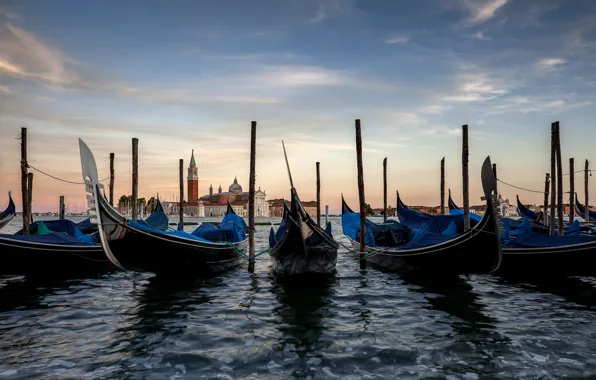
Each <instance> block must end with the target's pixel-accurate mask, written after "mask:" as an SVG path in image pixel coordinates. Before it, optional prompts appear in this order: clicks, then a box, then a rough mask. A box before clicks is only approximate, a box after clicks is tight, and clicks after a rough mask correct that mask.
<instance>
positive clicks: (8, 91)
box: [0, 84, 12, 94]
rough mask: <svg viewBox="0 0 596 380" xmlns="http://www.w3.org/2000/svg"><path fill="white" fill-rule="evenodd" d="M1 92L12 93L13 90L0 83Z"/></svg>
mask: <svg viewBox="0 0 596 380" xmlns="http://www.w3.org/2000/svg"><path fill="white" fill-rule="evenodd" d="M0 92H1V93H3V94H10V93H11V92H12V91H10V88H8V86H4V85H1V84H0Z"/></svg>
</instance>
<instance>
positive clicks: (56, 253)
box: [0, 237, 116, 277]
mask: <svg viewBox="0 0 596 380" xmlns="http://www.w3.org/2000/svg"><path fill="white" fill-rule="evenodd" d="M115 269H116V267H115V266H114V265H113V264H112V263H111V262H110V261H109V260H108V258H107V257H106V255H105V254H104V251H103V249H102V247H101V246H66V245H58V244H40V243H34V242H27V241H22V240H12V239H10V238H1V237H0V274H10V275H25V276H38V277H54V276H71V275H82V274H88V273H101V272H107V271H111V270H115Z"/></svg>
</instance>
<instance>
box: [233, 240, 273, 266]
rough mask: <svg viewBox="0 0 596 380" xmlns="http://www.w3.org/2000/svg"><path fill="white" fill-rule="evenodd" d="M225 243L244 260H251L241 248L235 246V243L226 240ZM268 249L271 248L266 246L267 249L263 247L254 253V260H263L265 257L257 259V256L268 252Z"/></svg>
mask: <svg viewBox="0 0 596 380" xmlns="http://www.w3.org/2000/svg"><path fill="white" fill-rule="evenodd" d="M226 245H228V246H230V247H231V248H232V249H233V250H234V251H235V252H236V254H237V255H238V256H240V257H242V258H243V259H244V260H246V261H249V262H250V261H251V259H250V257H248V256H246V254H245V253H244V252H243V251H242V250H241V249H239V248H238V247H236V245H234V244H233V243H230V242H226ZM270 251H271V248H267V249H265V250H263V251H260V252H258V253H256V254H255V260H265V259H258V257H259V256H261V255H263V254H265V253H268V252H270Z"/></svg>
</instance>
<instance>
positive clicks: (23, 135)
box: [21, 128, 31, 235]
mask: <svg viewBox="0 0 596 380" xmlns="http://www.w3.org/2000/svg"><path fill="white" fill-rule="evenodd" d="M27 197H28V193H27V128H21V203H22V206H23V234H25V235H29V224H31V222H30V220H29V210H28V206H29V202H28V200H27Z"/></svg>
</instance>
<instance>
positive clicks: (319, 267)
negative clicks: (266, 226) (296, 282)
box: [269, 189, 339, 277]
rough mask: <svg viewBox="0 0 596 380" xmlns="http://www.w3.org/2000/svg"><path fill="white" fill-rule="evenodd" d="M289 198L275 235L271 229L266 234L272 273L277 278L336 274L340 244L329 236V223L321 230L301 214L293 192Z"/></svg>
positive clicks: (303, 211)
mask: <svg viewBox="0 0 596 380" xmlns="http://www.w3.org/2000/svg"><path fill="white" fill-rule="evenodd" d="M291 194H292V196H291V203H290V208H288V206H287V205H286V203H285V202H284V212H283V216H282V220H281V223H280V226H279V228H278V230H277V232H276V231H274V229H273V228H271V231H270V233H269V247H270V249H271V251H270V255H271V259H272V260H273V265H272V270H273V273H274V274H275V275H277V276H279V277H289V276H296V275H326V274H333V273H335V264H336V263H337V250H338V248H339V244H338V243H337V242H336V241H335V240H333V236H332V235H331V223H330V222H328V223H327V226H326V229H325V230H323V229H322V228H321V227H319V226H318V225H317V224H316V223H315V222H314V221H313V220H312V218H311V217H310V216H309V215H308V213H307V212H306V210H304V207H303V206H302V203H301V202H300V199H299V198H298V194H297V192H296V189H292V192H291Z"/></svg>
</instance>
